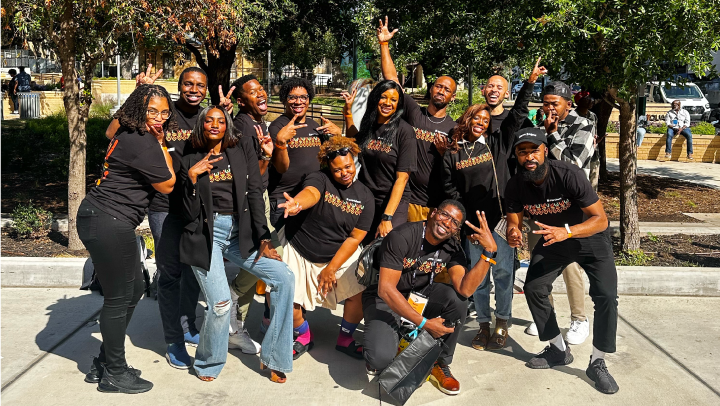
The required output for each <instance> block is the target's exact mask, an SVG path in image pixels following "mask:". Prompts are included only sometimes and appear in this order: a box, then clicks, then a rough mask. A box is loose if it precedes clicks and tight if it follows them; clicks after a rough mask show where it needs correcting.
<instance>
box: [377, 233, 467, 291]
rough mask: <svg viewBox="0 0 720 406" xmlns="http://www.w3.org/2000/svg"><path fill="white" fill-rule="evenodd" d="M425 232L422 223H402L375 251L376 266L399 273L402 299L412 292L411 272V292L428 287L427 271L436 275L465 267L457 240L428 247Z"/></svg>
mask: <svg viewBox="0 0 720 406" xmlns="http://www.w3.org/2000/svg"><path fill="white" fill-rule="evenodd" d="M424 231H425V222H424V221H416V222H413V223H405V224H403V225H401V226H398V227H397V228H394V229H393V230H392V231H390V233H389V234H388V235H387V237H385V239H384V240H383V242H382V244H381V245H380V248H378V250H377V251H376V257H375V259H376V263H377V264H378V266H379V267H381V268H390V269H394V270H396V271H401V272H402V275H401V276H400V281H398V284H397V289H398V291H400V293H402V294H403V295H405V296H407V295H408V294H409V293H410V291H412V290H413V273H414V274H415V284H414V290H416V291H420V290H421V289H422V288H424V287H425V286H427V285H429V284H430V272H433V273H435V275H437V274H438V273H440V272H442V271H444V270H447V269H450V268H452V267H453V266H455V265H460V266H463V267H465V268H467V259H466V258H465V251H463V249H462V247H461V246H460V242H459V241H457V240H455V239H454V238H450V239H448V240H445V241H444V242H442V243H440V244H439V245H431V244H430V243H429V242H427V240H426V239H425V238H424ZM436 251H437V252H438V256H437V262H436V261H435V252H436ZM418 260H419V261H420V263H419V264H418V265H416V269H417V271H416V272H413V268H414V267H413V265H415V264H416V262H417V261H418ZM375 289H376V288H375Z"/></svg>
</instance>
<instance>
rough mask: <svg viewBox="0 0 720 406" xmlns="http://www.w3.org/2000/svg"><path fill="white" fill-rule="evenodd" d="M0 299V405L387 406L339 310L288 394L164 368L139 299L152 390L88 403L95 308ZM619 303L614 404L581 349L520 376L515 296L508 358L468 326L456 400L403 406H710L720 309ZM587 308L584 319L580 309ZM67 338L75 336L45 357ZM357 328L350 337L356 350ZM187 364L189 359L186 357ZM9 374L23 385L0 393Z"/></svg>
mask: <svg viewBox="0 0 720 406" xmlns="http://www.w3.org/2000/svg"><path fill="white" fill-rule="evenodd" d="M1 293H2V318H3V324H2V350H3V351H2V353H3V356H4V358H3V363H2V381H3V391H2V398H3V403H7V404H13V405H33V406H35V405H44V404H52V405H72V406H76V405H79V404H101V403H102V404H104V405H126V404H128V402H132V403H133V404H134V405H153V406H154V405H159V404H173V405H192V406H195V405H205V404H213V405H214V404H234V403H240V404H248V405H254V404H267V405H276V404H287V405H290V404H300V403H302V404H308V405H337V404H343V405H358V404H366V405H378V404H393V403H392V402H391V401H390V399H389V397H388V396H387V395H386V394H384V393H383V394H382V395H381V394H380V390H379V388H378V385H377V381H376V380H375V379H370V378H372V377H369V376H367V375H366V374H365V370H364V365H363V362H362V361H357V360H353V359H351V358H349V357H347V356H346V355H343V354H341V353H339V352H337V351H335V350H334V344H335V337H336V336H337V332H338V329H339V322H340V314H341V309H339V310H338V311H335V312H332V313H331V312H329V311H327V310H316V311H314V312H310V313H308V319H309V322H310V325H311V326H312V327H311V328H312V329H313V332H314V334H315V337H316V341H315V344H316V345H315V348H314V349H313V350H312V351H311V352H309V353H308V354H306V355H304V356H302V357H301V358H300V359H299V360H297V361H295V363H294V371H293V372H292V373H290V374H288V383H286V384H283V385H279V384H274V383H272V382H270V381H269V379H268V378H267V376H266V374H263V373H261V372H260V371H259V368H258V366H259V361H258V357H257V356H254V355H244V354H240V353H239V352H237V351H232V352H231V353H230V354H229V355H228V363H227V365H226V366H225V369H224V370H223V372H222V374H221V375H220V377H219V378H218V379H217V380H216V381H214V382H212V383H205V382H201V381H200V380H198V379H197V378H196V377H194V376H193V375H191V374H189V373H188V372H187V371H181V370H176V369H173V368H171V367H169V366H168V365H167V363H166V361H165V359H164V357H163V356H164V347H165V346H164V343H163V340H162V331H161V325H160V318H159V315H158V309H157V302H155V301H154V300H150V299H142V300H141V301H140V303H139V304H138V307H137V310H136V311H135V316H134V318H133V321H132V323H131V324H130V328H129V330H128V339H127V341H126V345H127V347H126V350H127V358H128V361H129V362H130V363H131V364H132V365H133V366H134V367H136V368H139V369H141V370H142V371H143V377H147V379H149V380H151V381H152V382H153V383H154V384H155V387H154V388H153V390H151V391H150V392H148V393H145V394H140V395H135V396H130V395H113V394H103V393H99V392H97V391H96V389H95V385H92V384H87V383H85V382H83V377H84V373H85V372H86V371H87V369H88V368H89V366H90V362H91V359H92V355H94V354H96V352H97V350H98V346H99V344H100V334H99V328H98V325H97V324H96V323H94V322H90V323H87V324H85V321H86V320H87V318H88V317H89V316H90V315H93V314H95V312H96V311H97V310H99V309H100V305H101V302H102V298H101V297H100V296H98V295H92V294H88V293H86V292H81V291H78V290H75V289H18V288H3V289H2V291H1ZM555 303H556V305H557V306H558V315H559V316H558V322H559V324H560V325H561V326H563V327H567V326H568V325H569V309H568V304H567V299H566V298H565V297H564V296H563V295H556V297H555ZM619 303H620V319H619V321H618V336H617V352H616V353H615V354H611V355H608V357H607V362H608V366H609V369H610V371H611V372H612V373H613V375H614V377H615V378H616V380H617V381H618V383H619V385H620V392H618V393H617V394H615V395H612V396H608V395H603V394H601V393H599V392H597V391H596V390H595V389H594V388H593V387H592V386H591V383H590V381H589V379H588V378H587V377H585V368H586V367H587V362H588V359H589V356H590V352H591V342H590V340H587V341H586V342H585V343H584V344H582V345H580V346H574V347H573V348H572V350H573V354H574V356H575V361H574V362H573V363H572V364H571V365H569V366H566V367H562V368H555V369H551V370H543V371H536V370H530V369H528V368H526V367H525V366H524V365H523V363H524V362H525V361H526V360H528V359H529V358H530V357H531V356H532V354H533V353H536V352H539V351H541V350H542V348H543V347H544V344H543V343H541V342H540V341H538V340H537V338H536V337H530V336H528V335H526V334H524V333H523V329H524V327H525V326H526V325H528V324H529V319H530V317H529V316H530V315H529V311H528V309H527V305H526V304H525V300H524V297H522V295H516V297H515V301H514V309H513V314H514V317H515V318H513V320H512V321H513V324H514V327H512V328H511V329H510V337H511V338H510V340H509V341H508V348H506V349H505V350H503V351H498V352H481V351H476V350H474V349H472V348H471V347H469V346H468V343H469V342H470V340H471V339H472V337H473V336H474V334H475V332H476V329H477V323H476V322H475V321H474V320H470V321H469V323H468V325H466V326H465V329H464V331H463V333H462V335H461V338H460V343H459V344H458V347H457V350H456V353H455V360H454V362H453V364H452V371H453V373H454V375H455V376H456V377H457V378H458V380H459V381H460V383H461V388H462V392H461V393H460V394H459V395H457V396H454V397H450V396H447V395H444V394H442V393H441V392H439V391H438V390H437V389H436V388H434V387H433V386H432V385H431V384H429V383H428V384H425V385H424V386H423V387H421V388H420V389H418V391H417V392H415V394H414V395H413V396H412V397H411V398H410V401H409V402H408V403H407V404H408V405H420V404H431V403H432V404H439V405H451V404H453V405H455V404H459V405H476V404H503V405H515V404H533V405H553V406H557V405H572V406H575V405H578V404H609V405H649V406H656V405H674V404H691V405H716V404H718V403H719V402H720V375H718V374H717V372H716V371H717V368H716V366H717V365H718V361H720V335H719V334H718V331H719V330H720V321H718V319H717V317H716V315H715V314H714V313H715V310H716V309H718V308H719V307H720V298H684V297H675V298H666V297H640V296H622V297H620V299H619ZM586 309H587V310H588V311H589V312H590V311H591V309H592V302H591V301H590V299H589V298H588V300H587V302H586ZM260 314H261V311H260V308H259V307H258V303H255V304H253V309H252V310H251V313H250V319H249V320H248V326H249V328H250V334H251V335H252V336H253V337H254V338H256V339H259V338H260V335H259V331H258V324H259V317H260ZM199 321H201V320H199ZM77 327H79V330H78V331H77V332H76V333H75V334H74V335H72V336H70V338H68V339H67V340H66V341H65V342H64V343H63V344H61V345H59V346H57V348H54V349H53V350H52V352H51V353H49V354H47V355H44V354H45V351H48V350H50V349H51V348H53V347H54V346H55V344H57V343H58V342H60V341H61V340H62V339H63V338H64V337H65V336H66V335H67V334H68V333H69V332H72V331H73V330H74V329H75V328H77ZM362 328H363V326H362V325H361V326H360V328H359V331H358V333H357V334H356V337H357V338H358V339H361V337H362ZM190 353H191V355H192V354H194V350H192V349H191V350H190ZM19 373H22V375H21V376H19V377H18V378H17V379H15V380H14V381H13V382H12V383H11V384H9V385H7V384H8V382H11V381H12V380H13V379H14V377H15V376H17V374H19ZM6 385H7V386H6Z"/></svg>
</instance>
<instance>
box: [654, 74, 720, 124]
mask: <svg viewBox="0 0 720 406" xmlns="http://www.w3.org/2000/svg"><path fill="white" fill-rule="evenodd" d="M645 94H646V95H647V101H648V102H649V103H667V104H670V103H672V102H673V101H674V100H679V101H680V103H681V104H682V108H684V109H685V110H687V111H688V113H690V119H691V120H693V121H698V120H702V119H703V116H708V115H709V114H710V102H708V100H707V99H706V98H705V95H704V94H703V92H702V90H700V88H699V87H698V86H697V85H696V84H694V83H685V84H684V85H679V84H676V83H674V82H650V83H647V84H646V86H645ZM668 108H669V107H668Z"/></svg>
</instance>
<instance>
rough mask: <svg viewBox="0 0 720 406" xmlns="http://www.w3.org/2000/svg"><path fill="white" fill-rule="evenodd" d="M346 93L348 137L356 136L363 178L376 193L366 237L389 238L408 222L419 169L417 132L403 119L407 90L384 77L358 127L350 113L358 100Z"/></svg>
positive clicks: (353, 95)
mask: <svg viewBox="0 0 720 406" xmlns="http://www.w3.org/2000/svg"><path fill="white" fill-rule="evenodd" d="M355 94H356V93H355V92H353V94H352V95H350V94H348V93H347V92H343V97H344V98H345V108H344V110H343V115H345V120H346V122H347V128H348V130H347V136H348V137H352V136H356V137H357V140H358V144H359V145H360V147H361V148H362V154H360V164H361V165H362V167H361V170H360V180H361V181H362V182H363V183H364V184H365V185H367V187H368V188H369V189H370V191H371V192H372V193H373V195H374V196H375V218H374V219H373V225H372V228H371V229H370V232H369V233H368V234H367V236H366V237H365V241H364V243H365V244H367V243H369V242H370V241H372V239H373V238H375V237H378V236H379V237H385V236H386V235H387V234H388V233H389V232H390V230H392V229H393V228H394V227H397V226H399V225H401V224H403V223H405V222H407V217H408V205H409V202H408V198H409V196H410V187H409V186H408V180H409V179H410V172H413V171H415V170H416V168H417V148H416V139H415V132H414V131H413V129H412V127H411V126H410V124H408V123H407V122H406V121H405V120H403V119H402V115H403V103H404V102H403V100H404V98H403V91H402V88H401V87H400V85H399V84H397V83H396V82H394V81H392V80H383V81H382V82H380V83H378V84H377V85H376V86H375V88H374V89H373V90H372V91H371V92H370V95H369V96H368V101H367V109H366V110H365V114H364V115H363V118H362V121H361V122H360V129H359V130H358V128H357V127H356V126H355V124H354V122H353V118H352V114H351V113H350V112H351V110H352V105H353V102H354V99H355Z"/></svg>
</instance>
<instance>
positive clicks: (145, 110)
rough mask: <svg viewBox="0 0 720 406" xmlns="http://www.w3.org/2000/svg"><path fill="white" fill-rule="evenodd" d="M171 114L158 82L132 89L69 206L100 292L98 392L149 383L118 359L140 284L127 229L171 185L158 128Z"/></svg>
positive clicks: (134, 389) (168, 127)
mask: <svg viewBox="0 0 720 406" xmlns="http://www.w3.org/2000/svg"><path fill="white" fill-rule="evenodd" d="M174 116H175V112H174V107H173V104H172V103H171V100H170V95H169V94H168V93H167V91H166V90H165V89H164V88H162V87H160V86H156V85H142V86H140V87H138V88H137V89H135V91H134V92H133V93H132V94H131V95H130V97H128V99H127V101H126V102H125V104H124V105H123V107H122V114H121V115H119V117H118V120H119V123H120V128H119V130H118V131H117V133H116V134H115V136H114V137H113V138H112V139H111V140H110V145H109V146H108V149H107V154H106V155H105V162H104V163H103V166H102V173H101V177H100V179H99V180H98V181H97V185H96V186H95V187H94V188H92V189H91V190H90V191H89V192H88V194H87V196H86V197H85V199H84V200H83V201H82V203H81V204H80V208H79V209H78V212H77V227H78V234H79V236H80V239H81V240H82V242H83V244H85V248H86V249H87V250H88V252H89V253H90V257H91V259H92V261H93V266H94V267H95V273H96V275H97V277H98V280H99V281H100V285H101V286H102V289H103V294H104V302H103V308H102V311H101V312H100V333H101V335H102V338H103V343H102V345H101V346H100V355H99V356H98V357H97V359H96V360H94V361H93V364H94V365H95V368H97V369H98V371H97V374H96V376H97V378H99V382H98V390H99V391H101V392H122V393H141V392H146V391H149V390H150V389H152V386H153V385H152V383H151V382H149V381H147V380H145V379H142V378H140V371H139V370H137V369H134V368H131V367H129V366H128V364H127V362H126V361H125V330H126V328H127V325H128V324H129V323H130V319H131V318H132V314H133V311H134V310H135V305H136V304H137V302H138V301H139V300H140V297H141V296H142V295H143V291H144V278H143V275H142V272H141V270H140V251H139V249H138V244H137V239H136V237H135V229H136V228H137V226H138V225H139V224H140V222H142V220H143V218H144V217H145V211H146V210H147V208H148V206H149V204H150V199H151V198H152V196H153V195H154V194H155V193H157V192H159V193H166V194H167V193H170V192H171V191H172V190H173V187H174V185H175V172H174V171H173V163H172V158H171V157H170V155H169V154H168V151H167V146H166V145H165V132H167V131H177V130H178V126H177V123H176V122H175V120H174ZM86 380H87V378H86ZM92 381H94V382H97V381H98V380H97V379H95V380H91V382H92Z"/></svg>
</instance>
